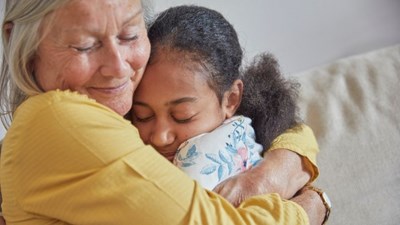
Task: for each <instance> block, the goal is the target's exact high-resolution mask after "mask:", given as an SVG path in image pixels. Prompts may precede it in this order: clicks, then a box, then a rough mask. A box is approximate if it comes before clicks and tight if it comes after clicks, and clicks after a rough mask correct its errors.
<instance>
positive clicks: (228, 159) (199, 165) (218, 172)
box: [173, 116, 263, 190]
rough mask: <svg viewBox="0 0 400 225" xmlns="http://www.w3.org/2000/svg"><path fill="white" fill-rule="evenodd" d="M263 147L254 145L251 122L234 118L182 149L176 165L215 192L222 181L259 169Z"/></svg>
mask: <svg viewBox="0 0 400 225" xmlns="http://www.w3.org/2000/svg"><path fill="white" fill-rule="evenodd" d="M262 150H263V147H262V146H261V145H260V144H258V143H256V142H255V133H254V129H253V127H252V126H251V119H250V118H247V117H244V116H234V117H232V118H230V119H228V120H226V121H224V123H223V124H222V125H221V126H219V127H218V128H216V129H214V130H213V131H211V132H210V133H204V134H200V135H198V136H195V137H193V138H190V139H189V140H187V141H185V142H184V143H182V144H181V145H180V146H179V149H178V151H177V153H176V155H175V158H174V161H173V163H174V164H175V165H176V166H177V167H179V168H180V169H182V170H183V171H184V172H185V173H187V174H188V175H189V176H190V177H192V178H193V179H195V180H196V181H197V182H199V183H200V184H201V185H202V186H203V187H204V188H206V189H208V190H212V189H213V188H214V187H215V186H216V185H218V184H219V183H220V182H222V181H223V180H225V179H227V178H229V177H231V176H234V175H236V174H238V173H240V172H242V171H244V170H247V169H249V168H251V167H252V166H254V165H256V164H257V163H258V162H259V161H260V160H261V159H262V157H261V155H260V153H261V151H262Z"/></svg>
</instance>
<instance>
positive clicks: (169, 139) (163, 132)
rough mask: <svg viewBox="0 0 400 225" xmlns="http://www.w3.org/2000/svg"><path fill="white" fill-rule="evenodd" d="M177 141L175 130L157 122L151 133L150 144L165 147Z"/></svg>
mask: <svg viewBox="0 0 400 225" xmlns="http://www.w3.org/2000/svg"><path fill="white" fill-rule="evenodd" d="M174 141H175V134H174V132H173V129H172V128H171V127H170V126H169V125H168V124H167V123H165V122H157V124H156V126H155V127H154V129H153V130H152V132H151V136H150V142H151V145H153V146H155V147H165V146H168V145H171V144H172V143H174Z"/></svg>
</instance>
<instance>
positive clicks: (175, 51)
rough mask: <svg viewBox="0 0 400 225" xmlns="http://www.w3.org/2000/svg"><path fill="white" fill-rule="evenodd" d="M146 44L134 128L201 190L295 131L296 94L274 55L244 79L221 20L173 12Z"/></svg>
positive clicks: (188, 10)
mask: <svg viewBox="0 0 400 225" xmlns="http://www.w3.org/2000/svg"><path fill="white" fill-rule="evenodd" d="M149 39H150V42H151V45H152V50H151V56H150V60H149V63H148V65H147V68H146V72H145V74H144V76H143V79H142V81H141V83H140V85H139V87H138V88H137V90H136V91H135V95H134V102H133V110H132V118H133V119H132V121H133V123H134V125H135V126H136V127H137V128H138V129H139V133H140V136H141V138H142V140H144V142H145V143H147V144H151V145H152V146H153V147H154V148H155V149H156V150H157V151H159V153H160V154H162V155H163V156H165V157H166V158H167V159H168V160H170V161H171V162H173V163H174V164H175V165H176V166H178V167H179V168H181V169H182V170H183V171H185V172H186V173H187V174H188V175H189V176H191V177H192V178H194V179H195V180H197V181H198V182H199V183H200V184H202V186H204V187H205V188H208V189H210V190H212V189H213V188H214V187H215V186H216V185H217V184H218V183H220V182H221V181H223V180H225V179H226V178H228V177H230V176H233V175H235V174H237V173H240V172H242V171H244V170H247V169H249V168H251V167H252V166H254V165H256V164H257V163H258V162H259V161H260V159H261V155H260V153H261V152H262V150H263V149H268V147H269V146H270V145H271V142H272V140H274V139H275V138H276V137H277V136H278V135H279V134H281V133H283V132H284V131H285V130H287V129H289V128H292V127H294V126H296V125H297V117H296V104H295V96H296V90H295V87H294V86H293V85H292V84H291V83H289V82H288V81H285V80H284V78H283V77H282V76H281V75H280V73H279V70H278V65H277V62H276V61H275V59H274V58H273V57H272V56H271V55H261V56H259V58H257V59H256V60H255V61H254V62H253V63H252V64H251V65H250V66H249V67H248V68H247V70H246V71H245V72H244V73H241V71H240V67H241V62H242V56H243V53H242V48H241V46H240V44H239V41H238V37H237V34H236V31H235V30H234V28H233V26H232V25H231V24H230V23H229V22H228V21H227V20H226V19H225V18H224V17H223V16H222V15H221V14H220V13H218V12H216V11H214V10H211V9H207V8H203V7H197V6H180V7H175V8H170V9H168V10H166V11H164V12H163V13H161V14H160V15H159V16H158V18H157V19H156V21H155V22H154V23H153V24H152V25H151V27H150V29H149ZM243 92H244V95H243ZM242 97H243V99H242ZM241 101H242V104H240V103H241ZM239 106H240V107H239ZM246 116H248V117H250V118H251V119H250V118H248V117H246ZM252 120H253V123H255V124H256V126H255V128H256V133H257V134H258V136H257V138H256V137H255V133H254V130H253V128H252V126H251V122H252ZM256 141H257V142H259V143H260V144H258V143H257V142H256Z"/></svg>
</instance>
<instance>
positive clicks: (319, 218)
mask: <svg viewBox="0 0 400 225" xmlns="http://www.w3.org/2000/svg"><path fill="white" fill-rule="evenodd" d="M290 200H291V201H294V202H296V203H297V204H299V205H300V206H301V207H303V209H304V210H305V211H306V213H307V215H308V218H309V221H310V225H321V224H322V222H323V221H324V219H325V215H326V208H325V205H324V203H323V201H322V199H321V197H320V196H319V194H318V193H317V192H315V191H313V190H311V189H309V188H307V187H305V188H303V189H301V190H300V191H299V194H297V195H296V196H295V197H293V198H292V199H290Z"/></svg>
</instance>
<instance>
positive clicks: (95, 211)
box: [0, 0, 325, 225]
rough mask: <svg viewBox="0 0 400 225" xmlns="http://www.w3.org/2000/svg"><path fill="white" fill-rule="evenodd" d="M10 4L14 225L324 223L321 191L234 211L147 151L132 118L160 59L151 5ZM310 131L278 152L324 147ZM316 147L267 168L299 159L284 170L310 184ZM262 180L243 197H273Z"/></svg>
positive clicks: (5, 155)
mask: <svg viewBox="0 0 400 225" xmlns="http://www.w3.org/2000/svg"><path fill="white" fill-rule="evenodd" d="M6 4H7V5H6V14H5V20H4V23H3V40H4V42H5V44H4V55H5V56H4V59H3V65H2V70H1V92H2V93H1V99H2V101H1V102H0V103H1V104H2V107H3V104H5V107H6V108H7V109H8V111H9V112H10V113H11V114H12V124H11V127H10V128H9V130H8V132H7V135H6V137H5V140H4V142H3V149H2V159H1V188H2V192H3V200H4V202H3V210H4V211H3V212H4V216H5V218H6V220H7V223H8V224H144V225H145V224H308V217H307V214H306V213H308V216H311V218H313V221H314V220H315V221H317V222H316V224H317V223H318V222H319V223H320V222H321V221H322V219H323V217H324V216H323V214H324V213H323V212H324V211H325V208H324V207H323V203H322V201H321V199H320V198H319V196H318V194H317V193H316V192H314V191H312V190H308V189H305V190H303V191H302V192H301V194H299V195H298V196H296V197H295V198H293V199H292V200H293V201H285V200H282V199H281V198H280V196H279V195H277V194H268V195H258V196H256V197H251V198H248V199H247V200H245V201H244V202H243V203H242V204H241V205H240V206H239V207H238V208H235V207H233V206H232V205H231V204H230V203H229V202H228V201H226V200H225V199H224V198H222V197H221V196H220V195H218V194H215V193H213V192H208V191H205V190H203V189H202V188H201V187H199V186H198V185H197V184H196V183H195V182H193V181H192V180H190V179H189V178H188V177H187V176H186V175H185V174H183V173H182V172H181V171H180V170H179V169H177V168H175V167H174V166H173V165H172V164H170V163H169V162H168V161H167V160H165V159H164V158H162V157H161V156H160V155H159V154H158V153H157V152H156V151H154V150H153V149H152V147H150V146H146V145H144V144H143V142H142V141H141V140H140V138H139V134H138V132H137V130H136V129H135V128H134V127H133V126H132V125H131V124H130V122H129V121H127V120H125V119H124V118H123V115H125V114H126V113H127V112H128V111H129V109H130V108H131V105H132V97H133V93H134V91H135V89H136V87H137V84H138V83H139V82H140V80H141V78H142V75H143V71H144V69H145V66H146V63H147V60H148V58H149V52H150V44H149V41H148V38H147V33H146V26H145V21H144V16H145V12H144V11H145V10H144V8H143V7H142V2H141V1H139V0H85V1H83V0H82V1H79V0H53V1H41V0H26V1H20V0H14V1H7V2H6ZM308 132H309V131H308V130H301V129H300V130H298V131H297V130H295V131H290V132H288V133H286V134H284V135H283V136H281V137H280V138H279V140H281V142H279V141H277V144H276V145H275V146H273V148H275V149H276V148H278V147H279V148H287V146H296V144H295V143H293V144H292V145H290V143H291V142H293V141H294V139H295V138H296V137H297V138H298V135H300V136H301V135H304V136H307V138H308V140H310V139H311V141H308V144H302V143H300V144H299V145H297V146H300V148H299V149H294V150H297V151H298V152H299V153H301V152H302V150H301V147H306V148H307V147H310V146H311V148H314V147H315V149H316V144H315V143H313V142H312V140H313V137H312V134H310V133H308ZM310 135H311V138H310V137H309V136H310ZM285 141H286V142H290V143H286V145H285ZM299 142H301V141H299ZM310 142H311V144H310ZM293 148H296V147H293ZM283 151H284V153H283ZM304 151H305V150H304ZM309 151H311V152H313V153H308V155H307V153H303V154H304V155H306V156H308V158H307V157H300V156H298V155H297V154H295V153H293V152H289V153H288V151H287V150H279V151H277V150H276V151H272V152H271V153H267V154H271V155H269V156H268V157H270V156H271V159H270V160H269V161H270V163H269V164H263V165H262V166H260V168H262V169H268V168H269V167H270V165H271V166H272V167H273V166H276V165H278V166H277V167H275V171H279V169H276V168H280V167H279V166H281V165H284V164H283V162H285V163H286V162H290V163H293V168H291V169H286V170H285V169H284V170H283V171H284V172H281V173H278V174H285V173H287V174H289V175H290V177H291V179H288V180H287V181H288V182H289V181H290V182H292V181H293V182H296V180H298V179H299V180H301V182H300V183H302V182H303V183H304V179H306V180H308V179H309V178H310V176H311V177H314V176H313V172H314V174H315V173H316V171H314V170H313V166H312V161H313V160H314V159H315V151H313V150H312V149H311V150H309ZM274 157H275V160H274ZM285 157H289V158H288V159H286V158H285ZM309 159H311V161H310V160H309ZM271 162H275V163H271ZM281 167H282V166H281ZM283 167H288V166H287V165H284V166H283ZM288 171H289V172H288ZM290 171H295V172H294V173H291V172H290ZM249 173H250V172H249ZM253 174H254V176H253V177H257V178H258V179H255V181H258V182H260V183H258V184H257V185H254V186H252V188H250V189H249V191H248V192H246V193H245V194H244V195H245V196H249V195H255V194H260V193H263V192H268V191H271V190H264V188H263V187H265V185H266V183H271V180H273V178H269V179H265V180H264V176H258V175H259V172H257V171H256V172H253ZM267 174H268V173H267ZM284 178H286V177H284ZM267 181H268V182H267ZM232 183H238V184H240V185H238V186H239V189H240V187H243V186H246V185H248V184H246V183H245V180H244V181H242V179H240V178H238V180H234V181H233V182H232ZM232 183H231V185H232ZM228 185H229V183H227V186H228ZM293 186H296V185H293ZM240 190H243V189H240ZM272 190H273V189H272ZM313 204H316V206H317V207H311V206H312V205H313ZM301 206H302V207H301ZM304 210H305V211H304ZM321 211H322V213H321ZM321 215H322V216H321Z"/></svg>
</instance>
